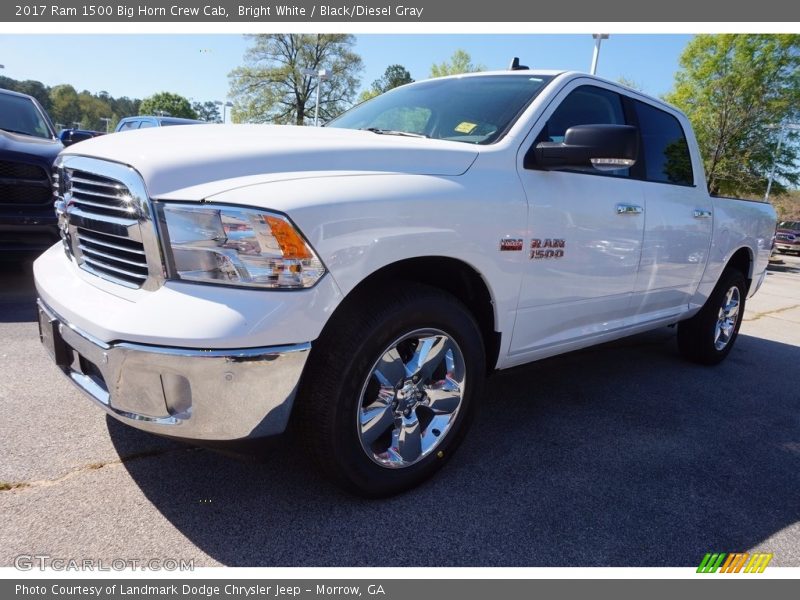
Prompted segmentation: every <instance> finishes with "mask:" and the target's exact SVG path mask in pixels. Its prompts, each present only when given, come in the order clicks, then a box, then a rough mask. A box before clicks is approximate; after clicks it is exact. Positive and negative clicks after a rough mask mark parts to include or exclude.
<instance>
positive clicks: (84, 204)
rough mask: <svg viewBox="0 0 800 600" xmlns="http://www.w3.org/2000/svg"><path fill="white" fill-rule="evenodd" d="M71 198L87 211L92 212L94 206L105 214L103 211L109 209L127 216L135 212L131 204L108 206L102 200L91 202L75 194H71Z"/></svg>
mask: <svg viewBox="0 0 800 600" xmlns="http://www.w3.org/2000/svg"><path fill="white" fill-rule="evenodd" d="M80 195H81V196H83V195H84V192H81V193H80ZM72 199H73V201H74V202H75V204H77V205H78V206H81V207H83V208H85V209H86V210H87V212H92V209H93V208H95V209H100V210H99V211H98V212H101V214H105V212H103V211H111V212H112V213H121V214H123V215H126V216H128V217H132V216H133V215H134V214H135V209H134V208H132V207H131V206H125V207H123V206H119V207H117V206H109V205H108V204H105V203H102V202H93V201H92V200H85V199H83V198H78V197H77V195H76V194H73V196H72Z"/></svg>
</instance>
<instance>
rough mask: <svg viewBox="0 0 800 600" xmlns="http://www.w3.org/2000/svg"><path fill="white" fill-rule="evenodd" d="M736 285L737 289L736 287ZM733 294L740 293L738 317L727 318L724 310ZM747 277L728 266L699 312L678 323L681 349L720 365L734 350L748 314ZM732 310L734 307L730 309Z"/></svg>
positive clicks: (691, 356) (687, 355) (699, 359)
mask: <svg viewBox="0 0 800 600" xmlns="http://www.w3.org/2000/svg"><path fill="white" fill-rule="evenodd" d="M734 289H735V291H733V290H734ZM729 294H733V295H738V304H737V312H736V315H735V319H731V318H727V319H725V321H724V326H722V327H721V328H720V330H718V325H719V324H721V320H722V319H723V316H726V315H727V313H726V315H723V311H724V310H725V307H726V306H728V305H729V304H730V303H729V301H730V300H731V297H730V296H729ZM746 294H747V281H746V280H745V278H744V275H742V273H741V272H740V271H738V270H737V269H733V268H729V269H726V270H725V271H724V272H723V273H722V276H721V277H720V279H719V281H718V282H717V285H716V286H715V287H714V291H713V292H711V295H710V296H709V297H708V300H706V303H705V304H704V305H703V308H701V309H700V312H698V313H697V314H696V315H695V316H693V317H692V318H691V319H687V320H686V321H681V322H680V323H679V324H678V349H679V350H680V352H681V354H682V355H683V356H684V357H685V358H687V359H688V360H691V361H693V362H697V363H700V364H703V365H716V364H718V363H719V362H721V361H722V360H724V359H725V357H726V356H728V354H729V353H730V351H731V349H732V348H733V345H734V343H735V342H736V338H737V336H738V334H739V327H740V326H741V324H742V317H743V316H744V306H745V296H746ZM728 312H730V311H728Z"/></svg>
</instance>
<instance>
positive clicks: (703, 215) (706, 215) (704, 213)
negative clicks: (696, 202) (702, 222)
mask: <svg viewBox="0 0 800 600" xmlns="http://www.w3.org/2000/svg"><path fill="white" fill-rule="evenodd" d="M694 218H695V219H710V218H711V211H710V210H703V209H701V208H695V209H694Z"/></svg>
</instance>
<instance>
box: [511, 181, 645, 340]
mask: <svg viewBox="0 0 800 600" xmlns="http://www.w3.org/2000/svg"><path fill="white" fill-rule="evenodd" d="M522 178H523V182H524V186H525V189H526V191H527V193H528V202H529V206H530V213H529V230H528V240H529V241H528V249H527V251H528V256H529V257H530V256H531V253H532V252H533V253H534V257H533V258H529V260H528V264H527V265H526V268H525V274H524V276H523V281H522V288H521V291H520V301H519V307H518V312H517V319H516V325H515V328H514V335H513V339H512V342H511V352H512V353H517V352H525V351H529V350H534V349H537V348H541V347H545V346H549V345H553V344H559V343H563V342H568V341H570V340H573V339H575V338H578V337H583V336H587V335H591V334H594V333H600V332H604V331H612V330H613V329H617V328H619V327H622V326H623V325H624V323H625V319H626V316H627V314H628V312H629V304H630V295H631V292H632V291H633V287H634V283H635V280H636V270H637V267H638V264H639V258H640V254H641V247H642V235H643V231H644V214H643V213H641V214H635V213H634V212H630V211H629V212H628V213H625V214H620V213H619V212H618V205H621V204H624V205H628V206H630V207H644V196H643V193H642V184H641V182H639V181H636V180H627V179H625V180H622V179H618V178H615V177H603V176H595V175H586V174H579V173H557V172H551V173H547V172H542V171H526V172H525V173H523V174H522ZM536 240H541V245H543V246H544V245H545V244H547V240H563V241H564V248H563V256H562V257H555V256H553V257H551V258H545V257H543V258H536V254H535V252H536V250H537V249H536V248H531V244H534V245H535V244H536ZM545 254H546V252H545Z"/></svg>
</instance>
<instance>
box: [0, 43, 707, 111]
mask: <svg viewBox="0 0 800 600" xmlns="http://www.w3.org/2000/svg"><path fill="white" fill-rule="evenodd" d="M355 38H356V44H355V48H354V50H355V51H356V52H357V53H358V54H359V55H360V56H361V57H362V59H363V62H364V70H363V71H362V73H361V89H366V88H368V87H369V85H370V84H371V83H372V81H374V80H375V79H377V78H379V77H380V76H381V75H382V74H383V72H384V70H385V69H386V67H387V66H389V65H391V64H401V65H403V66H404V67H406V69H408V70H409V71H410V72H411V76H412V77H413V78H414V79H418V80H419V79H425V78H427V77H428V75H429V72H430V67H431V65H432V64H433V63H439V62H443V61H445V60H447V59H448V58H449V57H450V56H451V55H452V53H453V51H454V50H456V49H458V48H461V49H463V50H466V51H467V52H469V53H470V55H471V56H472V61H473V63H476V64H482V65H484V66H486V67H487V68H489V69H505V68H507V67H508V65H509V63H510V62H511V59H512V58H513V57H514V56H518V57H520V62H521V63H522V64H525V65H528V66H530V67H532V68H541V69H564V70H576V71H588V70H589V67H590V63H591V58H592V51H593V48H594V40H593V39H592V37H591V36H590V35H588V34H574V35H565V34H553V35H544V34H527V35H517V34H514V35H512V34H491V35H490V34H487V35H472V34H470V35H457V34H374V35H356V36H355ZM691 38H692V36H691V35H682V34H674V35H660V34H658V35H656V34H647V35H634V34H612V35H611V37H610V38H609V39H608V40H604V41H603V44H602V47H601V52H600V60H599V63H598V69H597V74H598V75H600V76H601V77H606V78H608V79H612V80H617V79H619V78H620V77H625V78H626V79H628V80H632V81H634V82H636V84H637V86H638V87H640V88H641V89H642V90H643V91H644V92H646V93H649V94H651V95H655V96H660V95H662V94H664V93H665V92H667V91H669V89H670V88H671V86H672V82H673V76H674V73H675V71H676V70H677V69H678V60H679V57H680V54H681V51H682V50H683V48H684V47H685V46H686V43H687V42H688V41H689V40H690V39H691ZM249 43H250V41H249V40H248V39H247V38H246V37H244V36H242V35H239V34H218V35H208V34H178V33H175V34H116V35H102V34H80V35H56V34H19V35H13V34H11V35H9V34H3V35H1V36H0V64H3V65H5V69H3V70H0V74H3V75H6V76H7V77H12V78H14V79H35V80H39V81H41V82H43V83H44V84H46V85H51V86H52V85H57V84H60V83H70V84H72V85H73V86H74V87H75V88H76V89H77V90H78V91H81V90H84V89H86V90H89V91H90V92H95V93H96V92H99V91H103V90H104V91H106V92H108V93H109V94H111V95H112V96H115V97H118V96H128V97H130V98H145V97H147V96H150V95H152V94H154V93H157V92H162V91H169V92H175V93H178V94H181V95H183V96H185V97H187V98H189V99H191V100H192V101H201V102H204V101H207V100H226V99H230V98H229V97H228V78H227V75H228V73H230V71H231V70H232V69H234V68H235V67H237V66H239V65H241V64H242V63H243V56H244V53H245V51H246V49H247V47H248V45H249Z"/></svg>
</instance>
